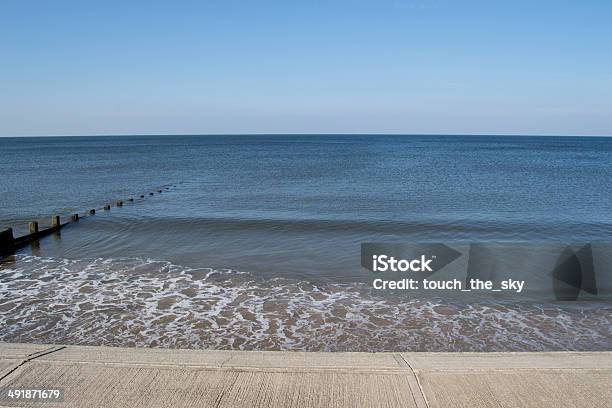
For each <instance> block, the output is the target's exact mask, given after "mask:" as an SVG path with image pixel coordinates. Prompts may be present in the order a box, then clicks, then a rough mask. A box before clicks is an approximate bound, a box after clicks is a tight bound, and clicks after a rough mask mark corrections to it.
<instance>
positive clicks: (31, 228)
mask: <svg viewBox="0 0 612 408" xmlns="http://www.w3.org/2000/svg"><path fill="white" fill-rule="evenodd" d="M28 230H29V231H30V234H36V233H37V232H38V221H30V223H29V224H28Z"/></svg>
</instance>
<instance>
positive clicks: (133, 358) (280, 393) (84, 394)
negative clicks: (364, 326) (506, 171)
mask: <svg viewBox="0 0 612 408" xmlns="http://www.w3.org/2000/svg"><path fill="white" fill-rule="evenodd" d="M0 388H1V389H4V390H6V389H8V388H17V389H28V388H37V389H40V388H47V389H53V388H61V389H63V390H64V393H65V394H64V401H63V402H61V403H57V402H32V401H30V402H23V401H22V402H15V401H10V400H8V399H7V398H3V399H2V401H0V406H2V407H9V406H10V407H13V406H28V407H29V406H35V407H39V406H40V407H49V408H51V407H57V406H61V407H279V408H281V407H282V408H288V407H325V408H327V407H351V408H354V407H368V408H369V407H401V408H411V407H418V408H423V407H432V408H433V407H443V408H446V407H466V408H467V407H470V408H472V407H513V408H514V407H538V408H541V407H588V408H595V407H611V406H612V352H598V353H578V352H558V353H303V352H256V351H193V350H165V349H126V348H108V347H80V346H54V345H35V344H10V343H0Z"/></svg>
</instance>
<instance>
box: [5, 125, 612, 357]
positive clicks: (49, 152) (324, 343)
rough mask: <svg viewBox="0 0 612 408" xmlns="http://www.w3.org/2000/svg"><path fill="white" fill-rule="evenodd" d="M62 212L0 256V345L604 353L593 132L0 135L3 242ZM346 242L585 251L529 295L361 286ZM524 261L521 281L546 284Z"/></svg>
mask: <svg viewBox="0 0 612 408" xmlns="http://www.w3.org/2000/svg"><path fill="white" fill-rule="evenodd" d="M130 198H133V201H129V199H130ZM117 201H123V206H117V205H116V202H117ZM106 204H111V205H112V207H111V209H110V210H108V211H105V210H103V207H104V205H106ZM90 209H96V213H95V215H93V216H87V215H88V212H89V210H90ZM75 213H79V214H80V215H81V218H80V220H79V221H78V222H72V223H70V224H68V225H67V226H65V227H64V228H63V229H62V230H61V231H60V232H59V233H56V234H52V235H50V236H48V237H45V238H43V239H41V240H40V241H39V242H36V243H34V244H32V245H28V246H25V247H23V248H20V249H18V250H16V251H15V253H12V254H8V255H6V256H4V257H2V258H1V260H0V341H9V342H35V343H57V344H83V345H108V346H126V347H165V348H193V349H235V350H295V351H370V352H375V351H552V350H593V351H595V350H612V303H611V301H610V297H609V296H606V293H609V292H610V289H612V288H610V285H609V284H608V283H609V282H610V281H611V280H612V279H610V278H609V277H610V275H611V274H612V269H611V268H610V265H611V263H610V262H609V255H610V253H612V252H611V251H610V250H609V248H610V245H611V244H612V138H610V137H567V136H546V137H535V136H464V135H436V136H431V135H202V136H199V135H186V136H181V135H172V136H105V137H98V136H82V137H28V138H0V228H8V227H10V228H13V231H14V234H15V235H17V236H19V235H23V234H26V233H27V223H28V222H29V221H33V220H37V221H39V223H40V225H41V228H42V227H44V226H45V224H48V223H49V222H50V218H51V216H52V215H60V216H61V218H62V220H69V217H70V215H72V214H75ZM366 242H370V243H371V242H377V243H415V242H418V243H441V244H444V245H447V246H450V247H455V248H459V252H461V253H462V256H463V258H466V257H467V253H468V252H469V250H468V249H465V248H469V247H470V245H474V244H477V245H481V246H482V245H488V244H491V245H496V246H498V247H499V246H501V247H502V248H506V247H507V248H511V249H512V248H523V249H524V248H527V249H526V250H524V251H527V252H521V254H523V255H519V256H516V257H515V258H514V259H523V260H525V259H532V258H530V257H533V256H535V255H534V253H537V254H540V253H542V252H547V253H548V254H549V255H550V254H553V253H554V252H555V251H557V250H559V251H560V250H562V249H563V248H565V247H566V246H567V245H578V246H579V247H580V246H583V245H589V251H590V250H591V248H592V249H593V250H592V253H593V254H595V262H596V263H597V268H598V270H597V279H598V281H599V282H600V289H599V293H598V294H597V296H592V295H593V293H591V294H585V296H582V295H581V296H580V297H579V298H578V299H577V300H575V301H563V300H559V299H558V298H556V297H555V296H554V293H553V292H551V291H550V290H548V289H546V288H544V289H542V290H540V291H536V290H534V291H532V292H533V293H535V295H533V294H531V295H521V294H505V295H502V294H500V295H499V296H483V297H479V296H476V295H475V294H463V293H462V294H454V295H451V294H450V293H448V292H447V291H434V292H432V293H428V294H424V293H423V292H410V291H402V292H401V293H399V292H396V291H390V292H389V291H377V290H374V289H373V288H372V279H373V278H374V274H373V273H372V272H370V271H369V270H367V269H366V268H364V267H363V266H362V265H361V254H360V251H361V244H363V243H366ZM504 246H506V247H504ZM543 248H544V249H543ZM523 249H521V251H523ZM529 251H531V252H529ZM510 252H511V251H505V250H502V251H501V253H510ZM601 254H603V255H601ZM606 254H607V255H606ZM537 256H540V255H537ZM551 256H552V257H553V258H554V254H553V255H551ZM461 259H462V258H461V257H460V258H459V259H458V260H457V261H453V262H455V265H457V266H456V268H455V269H456V270H459V269H461V268H463V267H464V266H462V265H464V264H465V262H464V264H461V262H462V261H461ZM538 259H539V258H538ZM598 259H604V261H598ZM505 265H506V269H507V270H508V272H507V273H508V274H509V275H508V276H513V275H512V273H513V272H512V271H513V270H512V268H513V267H512V265H514V264H512V263H510V264H508V263H505ZM508 265H510V266H508ZM537 265H538V266H537V268H535V269H533V268H532V269H525V268H524V267H521V270H522V271H523V272H522V273H523V274H524V275H525V274H527V275H529V276H528V278H530V277H532V276H534V277H535V276H537V277H538V279H539V281H538V282H540V281H541V282H544V283H545V284H548V283H549V281H551V279H553V278H550V274H549V272H550V271H549V269H550V268H549V267H548V266H542V265H543V264H541V263H540V264H537ZM553 266H554V265H553ZM449 270H451V269H449ZM452 271H453V270H451V272H452ZM452 273H455V272H452ZM606 282H608V283H606ZM606 285H608V286H606ZM606 291H608V292H606ZM526 293H528V291H526Z"/></svg>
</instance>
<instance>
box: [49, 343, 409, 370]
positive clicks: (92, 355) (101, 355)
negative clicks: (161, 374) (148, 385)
mask: <svg viewBox="0 0 612 408" xmlns="http://www.w3.org/2000/svg"><path fill="white" fill-rule="evenodd" d="M37 361H48V362H73V363H78V362H82V363H104V364H145V365H156V366H162V365H181V366H193V367H210V368H222V367H224V368H258V369H266V368H269V369H275V368H278V369H344V370H347V369H349V370H360V369H361V370H390V369H400V368H401V366H400V365H399V364H398V362H397V359H396V358H395V357H394V355H393V354H392V353H307V352H279V351H223V350H172V349H133V348H131V349H130V348H114V347H85V346H70V347H67V348H65V349H63V350H60V351H57V352H54V353H51V354H48V355H45V356H42V357H40V358H38V359H37Z"/></svg>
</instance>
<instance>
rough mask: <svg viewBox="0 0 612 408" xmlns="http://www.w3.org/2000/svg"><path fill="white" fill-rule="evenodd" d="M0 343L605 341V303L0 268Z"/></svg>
mask: <svg viewBox="0 0 612 408" xmlns="http://www.w3.org/2000/svg"><path fill="white" fill-rule="evenodd" d="M0 299H1V300H0V327H2V330H1V331H0V341H13V342H47V343H60V344H84V345H111V346H127V347H133V346H139V347H167V348H196V349H201V348H212V349H237V350H308V351H545V350H609V349H610V348H612V334H611V333H610V327H611V322H610V316H612V313H611V311H612V309H611V308H610V305H609V304H602V305H593V304H589V305H583V306H580V305H572V307H566V306H562V305H560V304H544V303H529V304H527V303H525V304H503V303H495V304H482V303H481V304H471V305H464V304H456V303H453V302H450V301H446V300H444V299H428V300H418V299H408V300H407V299H405V298H401V299H400V298H393V297H377V296H374V295H373V294H371V293H369V291H367V290H365V287H364V286H363V285H361V284H324V285H314V284H311V283H309V282H307V281H300V280H291V279H280V278H275V279H271V280H261V279H256V278H254V277H253V276H252V275H251V274H249V273H247V272H240V271H233V270H215V269H212V268H188V267H184V266H180V265H176V264H172V263H169V262H164V261H157V260H152V259H139V258H124V259H102V258H96V259H77V260H69V259H61V258H42V257H35V256H24V255H18V256H12V257H8V258H5V259H4V260H2V262H1V263H0Z"/></svg>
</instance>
